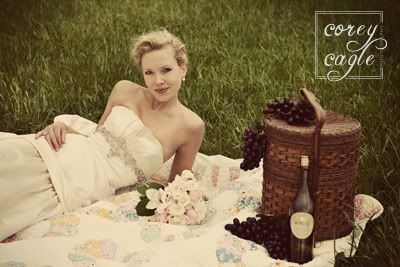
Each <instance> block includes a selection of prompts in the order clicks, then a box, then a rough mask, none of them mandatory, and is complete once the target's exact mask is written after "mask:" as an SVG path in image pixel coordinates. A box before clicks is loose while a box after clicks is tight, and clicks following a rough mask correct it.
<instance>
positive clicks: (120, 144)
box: [96, 125, 147, 187]
mask: <svg viewBox="0 0 400 267" xmlns="http://www.w3.org/2000/svg"><path fill="white" fill-rule="evenodd" d="M96 132H98V133H100V134H101V135H102V136H103V137H104V139H105V140H106V142H107V143H108V144H109V145H110V150H109V151H108V153H107V157H108V158H112V157H116V158H118V159H120V160H121V161H122V162H123V163H124V164H125V165H126V166H127V167H129V168H130V169H131V170H132V171H133V172H135V175H136V177H137V178H138V182H137V184H135V185H134V187H137V186H138V185H141V184H144V183H146V181H147V177H146V175H145V174H144V173H143V171H142V170H141V169H140V168H139V167H138V166H137V165H136V159H135V158H134V157H133V156H132V154H130V153H129V151H128V145H127V143H126V140H125V139H124V138H122V137H116V136H114V135H113V134H112V133H111V132H110V131H109V130H107V129H106V127H104V126H103V125H102V126H100V127H99V128H97V130H96Z"/></svg>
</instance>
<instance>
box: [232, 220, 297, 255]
mask: <svg viewBox="0 0 400 267" xmlns="http://www.w3.org/2000/svg"><path fill="white" fill-rule="evenodd" d="M257 217H259V218H258V219H257V218H254V217H248V218H247V219H246V221H242V222H240V221H239V219H238V218H235V219H233V223H232V224H226V225H225V229H226V230H228V231H230V232H231V233H232V234H233V235H236V236H238V237H240V238H243V239H247V240H251V241H254V242H255V243H257V244H259V245H262V246H263V247H265V248H266V249H267V250H268V253H269V255H270V256H271V257H272V258H274V259H288V258H289V240H290V239H289V238H290V228H289V217H288V216H287V215H275V216H266V215H263V214H258V215H257Z"/></svg>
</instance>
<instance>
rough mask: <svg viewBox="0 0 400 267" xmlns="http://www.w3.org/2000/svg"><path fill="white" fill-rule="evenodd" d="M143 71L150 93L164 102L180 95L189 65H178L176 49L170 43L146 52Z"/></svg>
mask: <svg viewBox="0 0 400 267" xmlns="http://www.w3.org/2000/svg"><path fill="white" fill-rule="evenodd" d="M142 71H143V76H144V81H145V83H146V86H147V88H148V89H149V91H150V93H151V94H152V95H153V97H155V98H156V99H157V100H158V101H160V102H164V101H168V100H170V99H172V98H176V97H177V96H178V91H179V88H180V87H181V81H182V77H184V76H185V75H186V71H187V67H186V66H185V65H184V66H179V65H178V62H177V61H176V59H175V51H174V49H173V48H172V47H171V46H170V45H168V46H165V47H163V48H161V49H157V50H153V51H150V52H147V53H145V54H144V55H143V56H142Z"/></svg>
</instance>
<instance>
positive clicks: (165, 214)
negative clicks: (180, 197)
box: [158, 209, 168, 223]
mask: <svg viewBox="0 0 400 267" xmlns="http://www.w3.org/2000/svg"><path fill="white" fill-rule="evenodd" d="M158 221H159V222H162V223H166V222H168V210H167V209H165V210H164V212H163V213H161V214H160V216H159V217H158Z"/></svg>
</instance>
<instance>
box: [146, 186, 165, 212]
mask: <svg viewBox="0 0 400 267" xmlns="http://www.w3.org/2000/svg"><path fill="white" fill-rule="evenodd" d="M146 197H147V198H148V199H149V203H147V205H146V209H150V210H151V209H157V211H158V213H162V212H163V210H164V209H165V208H166V207H165V205H164V203H165V202H166V201H165V198H166V193H165V192H164V190H163V189H162V188H160V189H158V190H157V189H154V188H149V189H147V190H146Z"/></svg>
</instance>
